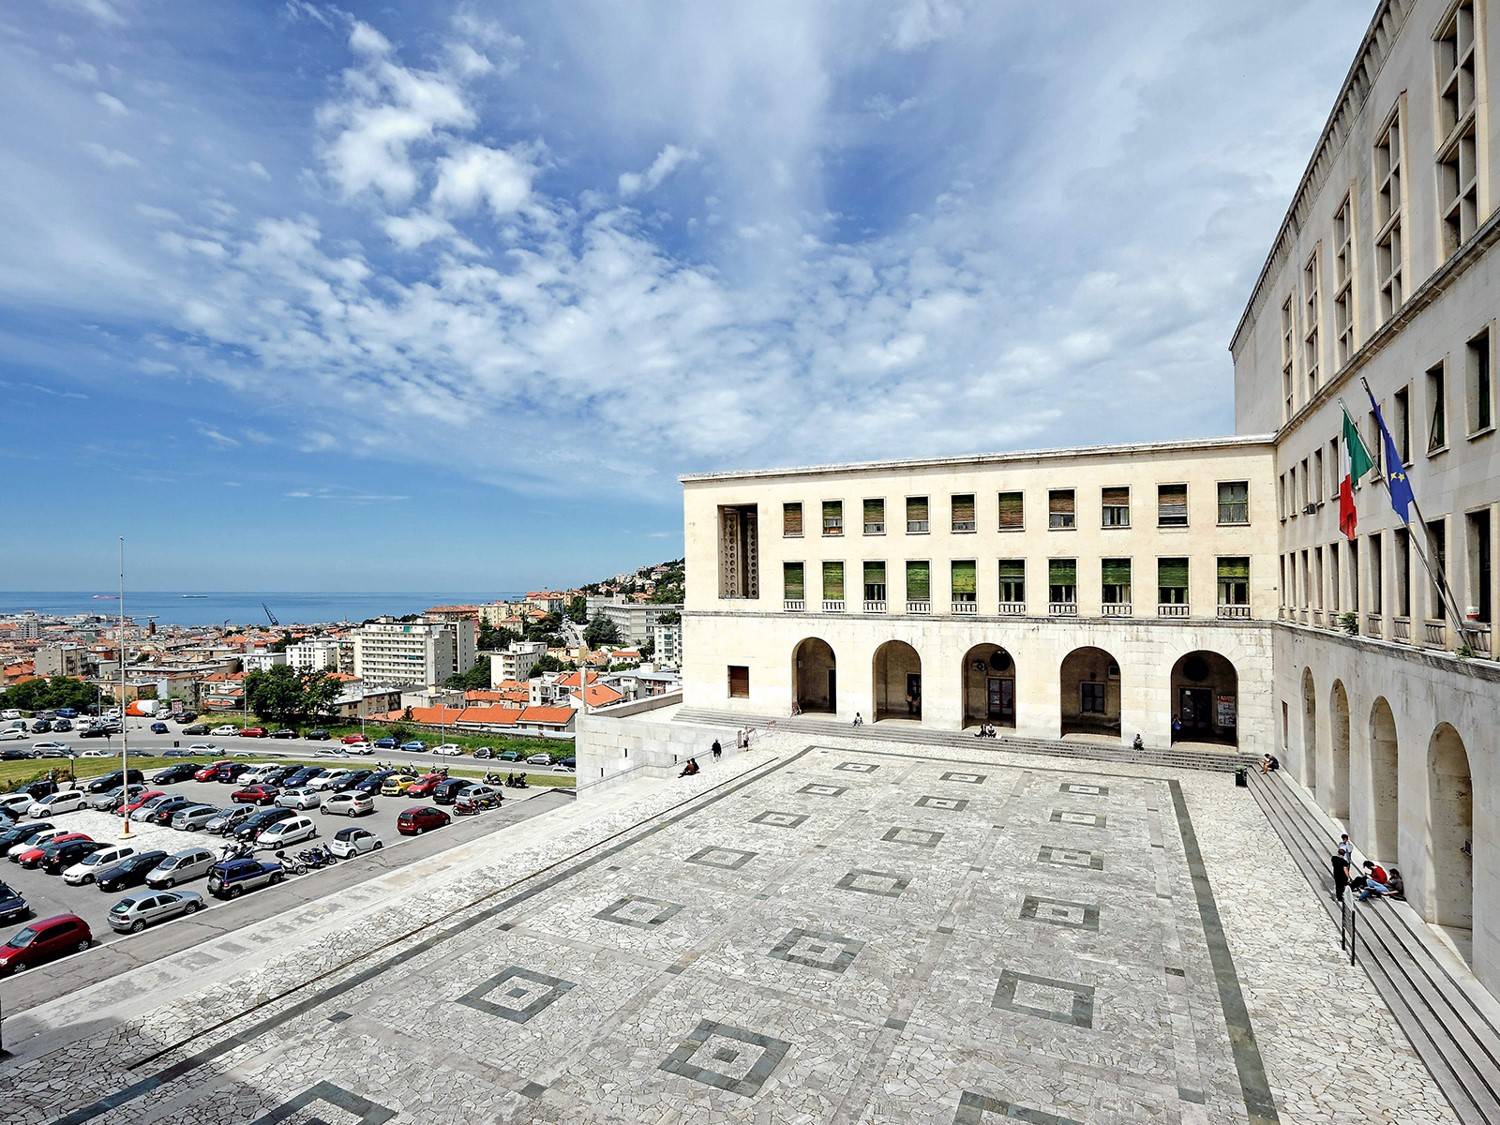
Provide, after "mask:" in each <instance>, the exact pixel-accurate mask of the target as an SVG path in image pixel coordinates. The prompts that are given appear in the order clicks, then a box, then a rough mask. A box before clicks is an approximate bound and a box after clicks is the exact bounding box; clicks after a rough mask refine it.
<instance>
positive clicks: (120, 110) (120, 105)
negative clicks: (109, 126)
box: [94, 90, 130, 117]
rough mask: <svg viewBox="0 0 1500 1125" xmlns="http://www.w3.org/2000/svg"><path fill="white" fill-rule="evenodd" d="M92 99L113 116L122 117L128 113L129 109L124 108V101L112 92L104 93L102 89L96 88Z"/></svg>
mask: <svg viewBox="0 0 1500 1125" xmlns="http://www.w3.org/2000/svg"><path fill="white" fill-rule="evenodd" d="M94 100H95V101H96V102H98V103H99V104H100V105H101V106H103V107H104V108H105V109H106V110H108V111H109V112H110V114H111V115H112V116H114V117H124V116H126V115H127V114H129V113H130V110H128V109H126V108H125V103H124V102H122V101H121V100H120V99H119V98H117V97H115V96H114V95H113V94H106V93H105V92H104V91H103V90H96V91H95V92H94Z"/></svg>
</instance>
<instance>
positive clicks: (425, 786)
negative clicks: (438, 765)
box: [406, 773, 448, 797]
mask: <svg viewBox="0 0 1500 1125" xmlns="http://www.w3.org/2000/svg"><path fill="white" fill-rule="evenodd" d="M447 780H448V775H447V774H445V773H425V774H423V775H422V776H421V777H419V778H417V780H416V781H413V782H412V783H411V784H410V785H408V786H407V787H406V795H407V796H408V797H431V796H432V791H433V790H434V789H436V788H437V787H438V786H439V785H441V784H442V783H443V782H445V781H447Z"/></svg>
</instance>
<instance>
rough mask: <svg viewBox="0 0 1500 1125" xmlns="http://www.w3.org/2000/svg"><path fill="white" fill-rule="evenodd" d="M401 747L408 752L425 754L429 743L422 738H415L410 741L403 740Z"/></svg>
mask: <svg viewBox="0 0 1500 1125" xmlns="http://www.w3.org/2000/svg"><path fill="white" fill-rule="evenodd" d="M400 748H401V749H402V750H405V751H406V752H407V753H408V754H423V753H426V751H427V743H425V742H423V741H422V740H421V739H420V738H414V739H412V740H411V741H410V742H403V743H402V744H401V747H400Z"/></svg>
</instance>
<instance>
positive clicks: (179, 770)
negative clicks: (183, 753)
mask: <svg viewBox="0 0 1500 1125" xmlns="http://www.w3.org/2000/svg"><path fill="white" fill-rule="evenodd" d="M197 773H198V767H197V766H195V765H193V763H192V762H178V763H177V764H176V765H174V766H168V767H167V768H166V769H163V770H157V771H156V773H154V774H153V775H152V776H151V783H152V784H153V785H173V784H175V783H177V782H179V781H191V780H193V778H194V777H195V776H197Z"/></svg>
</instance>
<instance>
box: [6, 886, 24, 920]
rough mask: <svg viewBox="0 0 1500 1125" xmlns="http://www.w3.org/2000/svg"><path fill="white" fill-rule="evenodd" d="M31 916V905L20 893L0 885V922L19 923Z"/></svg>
mask: <svg viewBox="0 0 1500 1125" xmlns="http://www.w3.org/2000/svg"><path fill="white" fill-rule="evenodd" d="M30 914H31V904H30V903H28V902H27V901H26V897H25V896H24V895H22V894H21V892H20V891H18V890H14V889H13V888H12V887H10V885H9V884H6V883H0V922H19V921H20V920H21V919H22V918H25V917H27V916H28V915H30Z"/></svg>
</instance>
